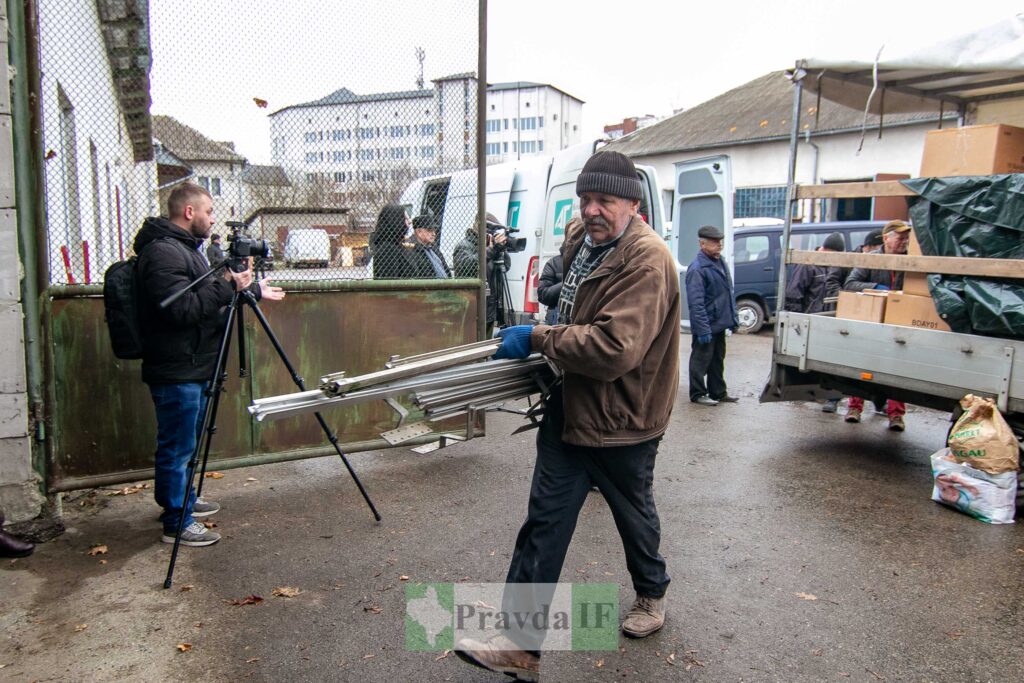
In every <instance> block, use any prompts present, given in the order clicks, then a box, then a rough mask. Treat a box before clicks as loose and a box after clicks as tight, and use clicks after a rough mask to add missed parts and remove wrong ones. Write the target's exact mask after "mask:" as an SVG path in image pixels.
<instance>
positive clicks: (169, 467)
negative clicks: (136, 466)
mask: <svg viewBox="0 0 1024 683" xmlns="http://www.w3.org/2000/svg"><path fill="white" fill-rule="evenodd" d="M167 215H168V218H162V217H160V218H154V217H150V218H147V219H146V220H145V221H144V222H143V224H142V229H141V230H139V234H138V235H137V236H136V237H135V243H134V248H135V253H136V254H137V255H138V263H137V265H136V268H137V282H138V283H139V291H138V294H139V323H140V328H141V332H142V349H143V350H142V381H143V382H145V383H146V384H148V385H149V391H150V395H151V396H152V397H153V405H154V407H155V409H156V421H157V447H156V473H155V477H154V479H155V481H154V496H155V498H156V502H157V504H158V505H160V506H161V507H162V508H163V509H164V511H163V514H161V515H160V521H161V523H162V524H163V539H162V540H163V542H164V543H173V542H174V537H175V534H176V531H177V525H178V520H179V518H180V517H181V511H182V507H183V506H184V507H185V509H186V519H185V527H184V531H183V532H182V535H181V543H182V544H183V545H188V546H207V545H212V544H214V543H216V542H217V541H219V540H220V535H219V534H217V533H215V532H213V531H209V530H207V529H206V527H204V526H203V525H202V524H200V523H198V522H196V521H195V518H197V517H208V516H210V515H212V514H214V513H216V512H217V511H218V510H220V506H219V505H217V504H216V503H212V502H207V501H204V500H202V499H201V498H200V499H196V497H195V492H194V491H191V490H190V491H189V495H188V499H187V500H183V498H185V496H184V491H185V470H186V466H187V464H188V461H189V458H190V457H191V455H192V453H193V451H194V449H195V445H196V441H197V439H198V438H199V431H200V430H201V429H202V426H203V425H202V424H201V422H202V415H203V408H204V406H205V404H206V400H207V398H208V397H207V396H206V395H205V388H206V382H207V380H208V379H209V377H210V375H211V374H212V372H213V370H214V367H215V366H216V363H217V350H218V340H219V338H220V335H221V333H222V331H223V328H224V324H225V318H224V307H225V306H227V305H228V303H230V302H231V300H232V297H233V296H234V293H235V292H236V291H240V290H242V289H249V290H250V291H251V292H252V294H253V295H254V296H255V297H256V298H257V299H264V300H268V301H279V300H281V299H283V298H284V296H285V293H284V290H282V289H281V288H280V287H272V286H270V284H269V279H264V280H261V281H260V282H254V281H253V275H252V270H251V268H250V267H249V266H248V259H247V258H244V256H243V257H240V256H239V254H238V253H237V252H238V251H239V250H240V247H238V245H239V244H241V247H247V246H248V245H250V244H251V243H252V241H251V240H248V239H246V238H244V237H243V238H241V239H240V240H239V238H238V236H235V238H234V239H235V240H236V241H231V244H230V246H229V249H228V251H229V255H230V256H231V257H234V259H233V260H235V261H237V263H232V264H231V265H233V266H234V267H235V268H237V269H240V270H241V272H235V270H233V269H231V268H225V269H224V272H223V275H222V276H221V275H217V274H211V275H209V276H208V277H206V278H205V279H203V280H201V281H200V282H199V283H198V284H197V285H196V286H194V287H193V288H191V289H189V290H188V291H186V292H185V293H184V294H182V295H181V296H179V297H178V298H177V299H175V300H174V301H173V302H172V303H171V304H170V305H168V306H167V307H166V308H160V306H159V303H160V302H161V301H163V300H164V299H166V298H167V297H168V296H169V295H171V294H174V293H176V292H179V291H180V290H183V289H185V288H186V287H187V286H188V285H189V283H190V282H192V281H194V280H196V279H197V278H199V277H200V276H202V275H203V273H205V272H207V270H209V267H208V266H207V263H206V259H205V258H204V257H203V254H202V253H201V251H200V249H201V247H202V243H203V240H204V239H206V237H207V236H209V234H210V231H211V229H212V227H213V222H214V221H213V200H212V197H211V196H210V193H209V192H207V191H206V190H204V189H203V188H202V187H200V186H198V185H195V184H193V183H183V184H181V185H179V186H178V187H176V188H175V189H174V190H173V191H172V192H171V195H170V197H169V198H168V200H167ZM229 241H230V240H229ZM245 255H247V251H246V254H245ZM211 265H213V266H216V265H218V264H216V263H214V264H211Z"/></svg>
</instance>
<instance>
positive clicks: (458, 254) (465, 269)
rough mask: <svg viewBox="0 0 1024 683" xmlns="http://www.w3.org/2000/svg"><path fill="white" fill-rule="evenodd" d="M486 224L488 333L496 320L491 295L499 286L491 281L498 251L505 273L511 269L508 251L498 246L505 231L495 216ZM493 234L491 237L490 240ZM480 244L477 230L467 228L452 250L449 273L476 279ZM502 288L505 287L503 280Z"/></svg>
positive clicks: (504, 241) (485, 264)
mask: <svg viewBox="0 0 1024 683" xmlns="http://www.w3.org/2000/svg"><path fill="white" fill-rule="evenodd" d="M486 221H487V246H486V248H485V249H484V278H485V280H484V281H485V283H486V284H487V328H488V331H490V330H491V329H492V328H493V325H494V322H495V320H497V318H498V300H497V298H495V296H494V293H495V292H497V291H498V287H497V286H496V283H495V281H494V278H495V277H496V276H497V273H495V269H494V265H495V263H494V262H495V259H496V256H497V254H498V252H499V251H500V252H501V254H502V258H503V260H504V263H505V271H506V272H507V271H508V269H509V268H510V267H511V266H512V257H511V256H509V255H508V252H507V251H503V250H501V249H500V247H501V245H504V244H505V243H506V242H507V241H508V235H507V234H506V233H505V232H504V231H505V230H507V228H505V226H503V225H502V224H501V223H500V222H499V221H498V218H497V216H495V215H494V214H493V213H488V214H487V216H486ZM492 233H493V234H494V236H493V237H492ZM479 244H480V239H479V234H478V231H477V229H476V228H475V227H472V228H466V236H465V237H463V238H462V240H461V241H460V242H459V243H458V244H456V245H455V251H454V252H453V253H452V273H453V275H454V277H458V278H476V277H479V274H480V252H479V247H478V245H479ZM501 286H502V287H504V281H503V282H502V284H501ZM488 334H489V332H488Z"/></svg>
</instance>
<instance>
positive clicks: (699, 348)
mask: <svg viewBox="0 0 1024 683" xmlns="http://www.w3.org/2000/svg"><path fill="white" fill-rule="evenodd" d="M705 377H707V383H705V381H704V378H705ZM726 394H727V392H726V389H725V332H719V333H718V334H713V335H711V342H710V343H708V344H698V343H697V336H696V335H694V336H693V339H692V341H691V343H690V400H691V401H695V400H697V399H698V398H700V397H701V396H710V397H711V398H716V399H717V398H722V397H723V396H725V395H726Z"/></svg>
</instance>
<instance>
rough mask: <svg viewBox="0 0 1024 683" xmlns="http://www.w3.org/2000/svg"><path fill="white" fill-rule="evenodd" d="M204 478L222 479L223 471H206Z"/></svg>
mask: <svg viewBox="0 0 1024 683" xmlns="http://www.w3.org/2000/svg"><path fill="white" fill-rule="evenodd" d="M206 478H207V479H223V478H224V473H223V472H207V473H206Z"/></svg>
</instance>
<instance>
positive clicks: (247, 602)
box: [225, 594, 263, 606]
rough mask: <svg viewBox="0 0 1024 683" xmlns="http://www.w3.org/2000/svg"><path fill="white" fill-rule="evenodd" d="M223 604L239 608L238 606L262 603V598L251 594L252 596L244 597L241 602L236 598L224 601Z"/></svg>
mask: <svg viewBox="0 0 1024 683" xmlns="http://www.w3.org/2000/svg"><path fill="white" fill-rule="evenodd" d="M225 602H227V603H228V604H229V605H235V606H240V605H258V604H260V603H261V602H263V598H261V597H260V596H258V595H255V594H253V595H249V596H246V597H244V598H242V599H241V600H238V599H237V598H236V599H234V600H225Z"/></svg>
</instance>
